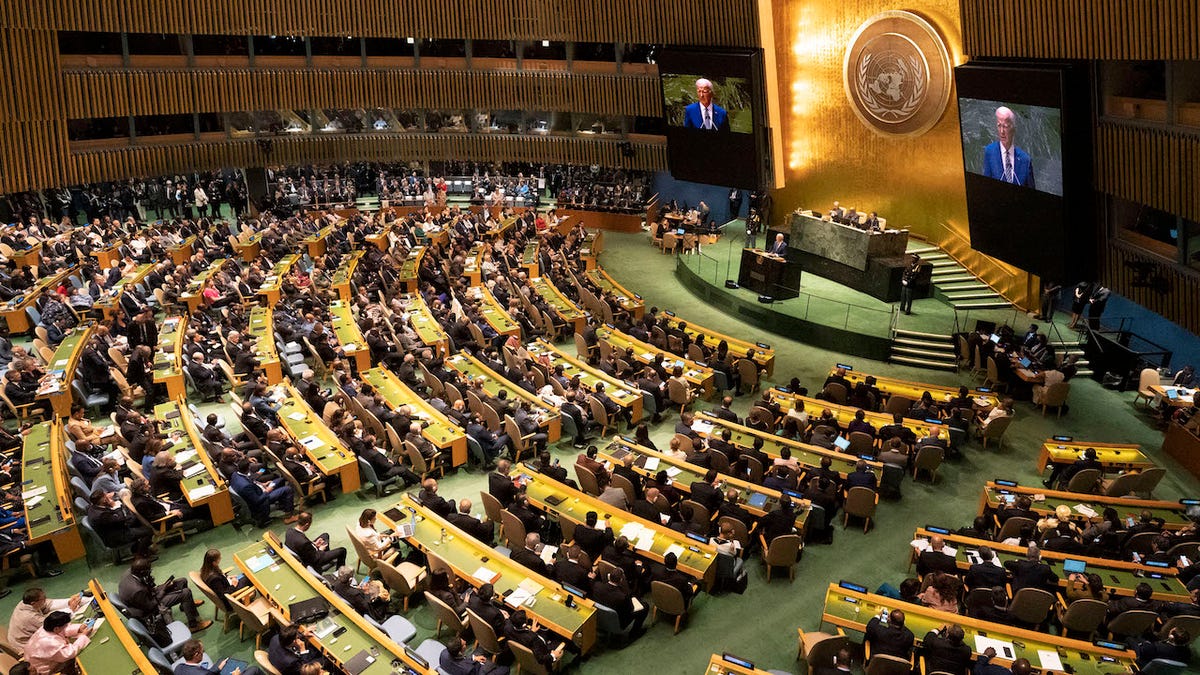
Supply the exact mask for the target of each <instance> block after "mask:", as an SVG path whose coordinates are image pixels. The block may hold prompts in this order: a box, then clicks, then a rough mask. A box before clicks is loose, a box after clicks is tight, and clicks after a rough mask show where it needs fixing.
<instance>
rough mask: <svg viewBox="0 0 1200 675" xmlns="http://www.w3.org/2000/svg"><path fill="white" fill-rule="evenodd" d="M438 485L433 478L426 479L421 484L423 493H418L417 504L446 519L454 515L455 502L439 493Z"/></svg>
mask: <svg viewBox="0 0 1200 675" xmlns="http://www.w3.org/2000/svg"><path fill="white" fill-rule="evenodd" d="M437 491H438V484H437V481H436V480H435V479H433V478H426V479H425V481H424V482H422V483H421V491H420V492H418V493H417V502H418V503H419V504H421V506H424V507H425V508H427V509H429V510H430V511H433V512H434V513H436V514H438V515H439V516H441V517H443V518H445V517H446V516H448V515H450V514H451V513H454V502H452V501H450V500H449V499H446V498H445V497H442V496H441V495H439V494H438V493H437Z"/></svg>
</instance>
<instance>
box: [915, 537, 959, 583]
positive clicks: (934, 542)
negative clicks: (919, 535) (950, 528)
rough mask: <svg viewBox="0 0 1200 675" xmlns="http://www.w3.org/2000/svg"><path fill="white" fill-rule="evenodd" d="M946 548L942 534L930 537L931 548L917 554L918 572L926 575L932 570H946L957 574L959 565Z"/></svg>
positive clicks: (947, 572) (948, 572)
mask: <svg viewBox="0 0 1200 675" xmlns="http://www.w3.org/2000/svg"><path fill="white" fill-rule="evenodd" d="M945 548H946V542H945V541H944V540H943V539H942V537H941V535H937V534H935V535H933V536H932V537H930V538H929V548H927V549H925V550H924V551H922V552H921V555H919V556H917V574H919V575H920V576H925V575H926V574H929V573H930V572H945V573H946V574H955V575H957V574H958V565H956V564H955V562H954V558H953V557H952V556H950V555H947V554H946V552H945Z"/></svg>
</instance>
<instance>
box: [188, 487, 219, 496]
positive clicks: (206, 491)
mask: <svg viewBox="0 0 1200 675" xmlns="http://www.w3.org/2000/svg"><path fill="white" fill-rule="evenodd" d="M216 492H217V486H215V485H201V486H200V487H198V488H196V489H195V490H192V491H191V492H189V493H188V496H190V497H191V498H192V499H204V498H205V497H207V496H209V495H212V494H216Z"/></svg>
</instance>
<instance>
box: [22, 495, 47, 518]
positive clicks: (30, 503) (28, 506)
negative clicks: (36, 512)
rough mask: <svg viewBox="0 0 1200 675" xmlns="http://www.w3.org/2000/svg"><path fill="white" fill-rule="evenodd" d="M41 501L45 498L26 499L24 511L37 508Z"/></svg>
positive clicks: (39, 496)
mask: <svg viewBox="0 0 1200 675" xmlns="http://www.w3.org/2000/svg"><path fill="white" fill-rule="evenodd" d="M43 499H45V497H43V496H41V495H38V496H36V497H34V498H33V499H26V500H25V509H26V510H28V509H31V508H33V507H35V506H37V505H38V504H41V503H42V500H43ZM47 517H48V516H47Z"/></svg>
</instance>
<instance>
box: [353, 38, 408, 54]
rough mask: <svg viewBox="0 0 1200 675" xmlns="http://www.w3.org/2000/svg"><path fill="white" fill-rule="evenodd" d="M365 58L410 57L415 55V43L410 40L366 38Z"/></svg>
mask: <svg viewBox="0 0 1200 675" xmlns="http://www.w3.org/2000/svg"><path fill="white" fill-rule="evenodd" d="M365 42H366V43H367V57H368V58H369V57H372V56H412V55H414V54H416V53H417V41H416V40H414V39H412V38H366V40H365Z"/></svg>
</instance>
